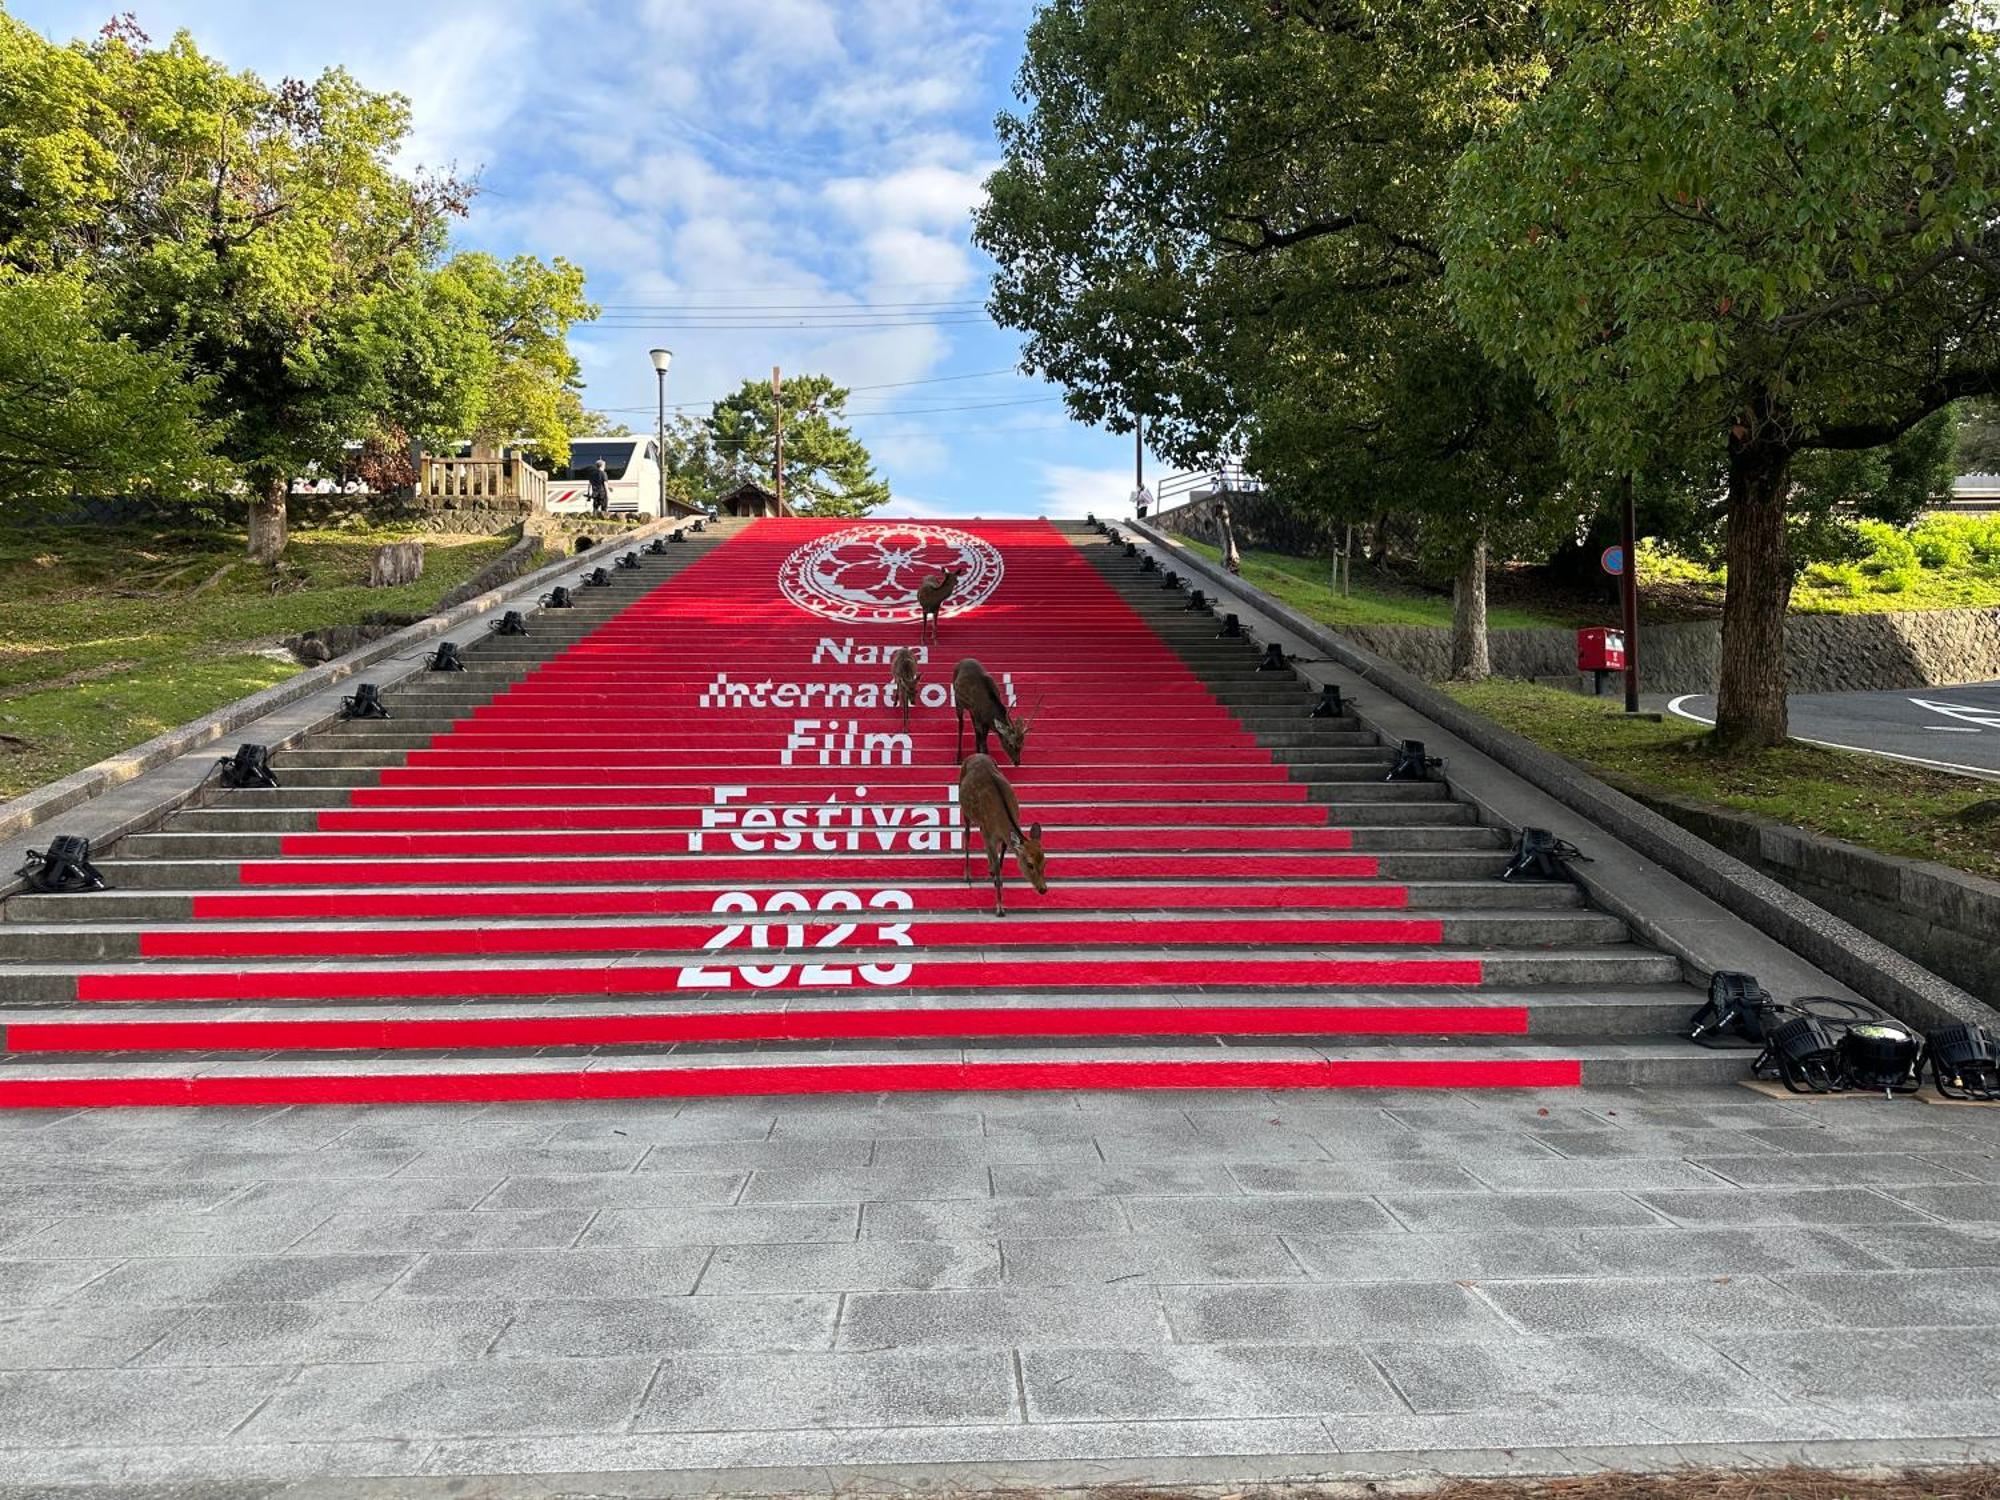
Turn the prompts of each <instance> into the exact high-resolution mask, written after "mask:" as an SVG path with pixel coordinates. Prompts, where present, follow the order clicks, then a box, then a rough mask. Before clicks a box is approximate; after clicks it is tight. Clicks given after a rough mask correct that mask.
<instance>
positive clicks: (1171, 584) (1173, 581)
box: [1160, 568, 1181, 593]
mask: <svg viewBox="0 0 2000 1500" xmlns="http://www.w3.org/2000/svg"><path fill="white" fill-rule="evenodd" d="M1180 586H1181V575H1180V574H1178V573H1176V572H1175V571H1174V570H1173V569H1172V568H1169V569H1167V576H1166V577H1165V578H1162V579H1161V580H1160V589H1161V592H1163V593H1164V592H1166V591H1168V590H1170V589H1177V588H1179V587H1180Z"/></svg>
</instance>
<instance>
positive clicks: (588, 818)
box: [314, 798, 1327, 833]
mask: <svg viewBox="0 0 2000 1500" xmlns="http://www.w3.org/2000/svg"><path fill="white" fill-rule="evenodd" d="M817 805H818V804H814V803H810V802H799V801H796V800H794V801H792V802H788V803H785V804H782V806H783V807H799V808H815V807H816V806H817ZM869 805H870V806H871V807H883V808H891V809H893V808H896V807H903V808H912V807H923V808H935V807H936V806H937V805H938V804H937V803H935V802H902V803H895V802H891V803H871V804H869ZM711 806H712V804H711V803H710V802H709V801H708V800H707V799H706V798H704V799H702V801H700V802H693V801H689V802H685V803H683V804H682V805H681V806H678V807H673V806H657V805H644V804H634V805H631V806H625V807H620V806H610V807H478V808H466V809H460V808H435V809H433V808H410V807H396V808H351V807H341V808H328V809H327V810H326V811H324V812H322V813H320V814H318V815H317V817H316V818H315V819H314V822H315V824H316V826H317V828H318V830H319V832H321V833H428V832H434V831H435V832H457V833H477V832H502V831H510V830H517V829H519V830H533V831H538V832H548V831H553V830H556V829H584V828H606V829H613V830H618V831H627V832H636V831H641V830H649V829H667V828H699V827H701V826H702V814H703V812H705V811H707V810H708V809H709V808H710V807H711ZM1035 811H1036V813H1037V815H1038V816H1039V817H1040V819H1041V822H1042V826H1043V827H1045V828H1063V829H1068V828H1151V827H1153V826H1154V825H1156V824H1160V823H1170V824H1173V825H1175V826H1185V825H1223V826H1238V827H1259V828H1324V827H1326V826H1327V809H1326V808H1325V807H1324V806H1308V805H1307V804H1304V803H1298V802H1283V803H1278V804H1275V805H1272V806H1265V805H1263V804H1261V803H1257V802H1245V803H1228V802H1202V803H1194V804H1188V803H1182V804H1180V805H1179V806H1176V807H1172V808H1163V807H1150V806H1137V805H1120V804H1116V803H1106V804H1102V805H1094V804H1091V803H1085V802H1066V803H1049V802H1042V803H1039V804H1038V805H1037V806H1036V809H1035ZM778 815H779V817H780V818H782V817H783V816H784V813H783V812H782V810H781V811H780V812H779V814H778ZM905 821H908V819H907V817H906V818H905Z"/></svg>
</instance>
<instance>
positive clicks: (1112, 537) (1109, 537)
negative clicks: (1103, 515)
mask: <svg viewBox="0 0 2000 1500" xmlns="http://www.w3.org/2000/svg"><path fill="white" fill-rule="evenodd" d="M1104 539H1105V540H1106V541H1107V542H1109V543H1111V545H1112V546H1114V547H1122V546H1124V545H1125V538H1124V537H1123V536H1121V535H1119V532H1118V528H1117V527H1116V526H1113V527H1112V528H1111V529H1110V530H1108V531H1106V532H1105V533H1104Z"/></svg>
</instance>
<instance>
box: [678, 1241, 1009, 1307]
mask: <svg viewBox="0 0 2000 1500" xmlns="http://www.w3.org/2000/svg"><path fill="white" fill-rule="evenodd" d="M999 1282H1000V1247H999V1246H998V1245H996V1244H992V1243H988V1242H982V1241H961V1242H957V1243H952V1244H942V1243H939V1242H938V1241H936V1240H862V1241H859V1242H857V1243H854V1244H846V1245H827V1244H820V1245H813V1244H785V1245H721V1246H718V1247H717V1248H716V1251H715V1254H714V1255H713V1256H711V1257H710V1259H709V1262H708V1268H707V1269H706V1270H705V1271H703V1272H702V1276H701V1283H700V1286H699V1287H698V1288H697V1290H698V1291H700V1292H702V1293H704V1294H716V1293H727V1292H823V1291H834V1292H849V1291H857V1292H858V1291H938V1290H944V1289H955V1288H960V1287H977V1286H997V1285H998V1284H999Z"/></svg>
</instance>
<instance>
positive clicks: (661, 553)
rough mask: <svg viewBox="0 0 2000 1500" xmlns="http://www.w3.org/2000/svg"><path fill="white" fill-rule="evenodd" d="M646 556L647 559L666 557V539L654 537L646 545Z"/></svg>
mask: <svg viewBox="0 0 2000 1500" xmlns="http://www.w3.org/2000/svg"><path fill="white" fill-rule="evenodd" d="M646 555H647V556H648V557H665V556H666V555H667V539H666V538H665V537H663V536H656V537H654V538H653V539H652V540H651V541H650V542H648V543H646Z"/></svg>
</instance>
